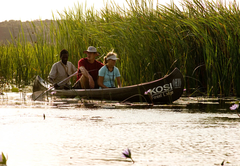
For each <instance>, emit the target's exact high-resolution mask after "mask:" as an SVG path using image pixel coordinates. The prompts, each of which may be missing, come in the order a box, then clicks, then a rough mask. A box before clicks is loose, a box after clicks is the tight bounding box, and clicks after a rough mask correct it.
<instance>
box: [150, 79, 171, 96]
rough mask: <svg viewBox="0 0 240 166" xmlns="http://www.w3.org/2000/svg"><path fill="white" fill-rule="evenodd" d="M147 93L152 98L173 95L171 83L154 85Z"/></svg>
mask: <svg viewBox="0 0 240 166" xmlns="http://www.w3.org/2000/svg"><path fill="white" fill-rule="evenodd" d="M149 94H150V95H151V97H152V99H158V98H161V97H164V96H171V95H173V86H172V83H169V84H164V85H163V86H157V87H154V88H153V89H150V91H149Z"/></svg>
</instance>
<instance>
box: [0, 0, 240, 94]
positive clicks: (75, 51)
mask: <svg viewBox="0 0 240 166" xmlns="http://www.w3.org/2000/svg"><path fill="white" fill-rule="evenodd" d="M127 2H128V7H126V8H121V7H120V6H117V5H116V4H115V3H114V2H112V3H108V4H106V6H105V7H104V8H103V9H101V10H100V11H98V12H97V11H95V10H94V8H90V9H86V8H84V7H83V6H82V5H80V4H77V5H75V7H74V8H72V9H68V10H65V11H62V12H59V13H58V14H59V16H60V19H55V18H53V21H52V23H51V24H50V25H49V24H42V26H41V27H40V28H39V27H36V26H35V25H34V24H31V25H29V32H28V33H29V34H31V36H32V38H31V39H32V40H31V42H28V41H26V40H25V38H24V32H23V31H22V32H21V33H20V35H19V36H18V37H17V38H16V39H15V38H12V41H10V42H9V44H8V45H2V46H0V54H2V55H0V61H1V62H0V63H1V75H2V76H3V77H4V78H5V79H7V80H11V81H12V80H14V82H15V83H16V84H18V85H20V84H21V82H22V81H24V83H25V84H29V83H30V81H31V80H32V78H33V77H34V76H35V75H37V74H38V75H40V76H42V77H43V78H45V79H46V78H47V75H48V73H49V71H50V69H51V66H52V64H53V63H54V62H56V61H58V60H59V56H56V55H58V53H59V51H60V50H61V49H63V48H66V49H67V50H68V51H69V53H70V57H69V60H70V61H71V62H72V63H73V64H74V65H76V66H77V62H78V60H79V59H80V58H81V57H85V55H84V54H83V51H84V50H85V49H86V48H87V47H88V46H90V45H94V46H95V47H97V48H98V51H99V52H100V53H101V54H106V53H107V52H108V51H111V50H112V49H114V51H115V52H116V53H117V54H118V56H119V58H120V60H119V61H118V62H117V67H118V68H119V69H120V73H121V75H122V82H123V85H124V86H126V85H132V84H138V83H142V82H147V81H151V80H154V79H157V78H160V77H162V76H164V75H165V74H167V73H169V72H170V71H171V70H172V69H173V68H174V67H178V68H180V70H181V71H182V73H183V74H184V76H185V86H186V88H187V89H190V88H195V89H199V90H201V91H206V92H207V94H208V95H214V96H217V95H219V94H220V95H222V96H229V95H237V96H240V87H239V83H240V76H239V74H238V71H240V66H239V63H238V62H239V59H240V56H239V54H240V48H239V44H240V39H239V35H240V31H239V27H240V24H239V23H240V10H239V6H238V5H237V4H236V3H234V2H233V3H229V4H228V5H226V4H224V3H221V2H212V1H202V0H192V1H189V0H183V1H182V6H181V8H182V9H180V8H179V7H178V6H176V5H175V4H174V3H172V4H169V5H157V6H153V1H152V0H148V1H147V0H142V1H141V2H139V3H138V1H132V0H129V1H127Z"/></svg>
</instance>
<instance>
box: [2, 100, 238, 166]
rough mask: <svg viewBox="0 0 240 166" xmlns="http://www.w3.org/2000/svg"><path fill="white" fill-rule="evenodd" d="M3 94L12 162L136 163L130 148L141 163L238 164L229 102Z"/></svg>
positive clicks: (5, 140)
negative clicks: (108, 104)
mask: <svg viewBox="0 0 240 166" xmlns="http://www.w3.org/2000/svg"><path fill="white" fill-rule="evenodd" d="M0 101H1V102H2V103H1V105H0V133H1V136H0V151H2V152H4V153H5V154H6V155H7V156H8V162H7V165H8V166H45V165H46V166H62V165H63V166H66V165H76V166H78V165H98V166H99V165H100V166H105V165H117V166H124V165H133V164H132V162H131V160H130V159H124V158H123V157H122V154H121V153H122V151H123V150H124V149H126V148H129V149H130V150H131V151H132V158H133V160H134V161H135V163H134V165H136V166H203V165H204V166H220V165H221V162H222V161H223V160H225V164H224V165H225V166H239V165H240V139H239V138H240V130H239V129H240V117H239V116H238V115H237V114H236V113H235V112H229V111H228V109H227V108H229V105H230V102H229V105H227V106H225V107H223V106H222V105H221V104H219V103H218V102H216V103H218V104H216V103H214V102H213V101H211V102H210V103H209V104H204V105H205V106H203V105H201V106H199V107H197V109H196V107H195V108H193V107H192V106H191V104H193V103H196V102H197V104H198V105H199V103H203V102H200V100H199V99H197V98H181V99H180V100H178V101H177V103H175V105H173V106H175V107H173V106H171V107H170V106H169V107H168V106H167V105H163V106H157V107H153V108H150V109H132V108H124V109H114V108H112V109H102V108H97V109H92V108H81V107H80V108H79V107H74V106H70V107H60V108H59V107H56V106H55V105H54V104H49V103H48V104H46V103H37V102H35V103H34V102H31V101H29V99H28V98H26V100H25V101H21V100H19V99H18V100H17V97H16V96H15V97H14V98H11V97H9V98H8V101H7V102H6V100H4V99H1V100H0ZM185 104H186V106H185ZM178 105H180V106H178ZM189 106H190V107H189ZM214 106H215V107H214ZM220 106H221V107H220ZM204 109H208V110H207V111H204ZM211 109H216V110H217V109H218V110H219V111H215V110H212V112H211V111H210V110H211ZM44 114H45V120H44V117H43V115H44Z"/></svg>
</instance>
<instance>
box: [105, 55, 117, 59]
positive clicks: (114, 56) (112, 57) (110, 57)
mask: <svg viewBox="0 0 240 166" xmlns="http://www.w3.org/2000/svg"><path fill="white" fill-rule="evenodd" d="M109 59H112V60H118V59H119V58H117V56H116V55H114V54H112V55H111V56H109V57H107V60H109Z"/></svg>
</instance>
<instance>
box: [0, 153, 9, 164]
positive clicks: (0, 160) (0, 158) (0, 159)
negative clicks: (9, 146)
mask: <svg viewBox="0 0 240 166" xmlns="http://www.w3.org/2000/svg"><path fill="white" fill-rule="evenodd" d="M0 164H2V165H6V164H7V158H6V157H5V155H4V153H3V152H2V154H1V155H0Z"/></svg>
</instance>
